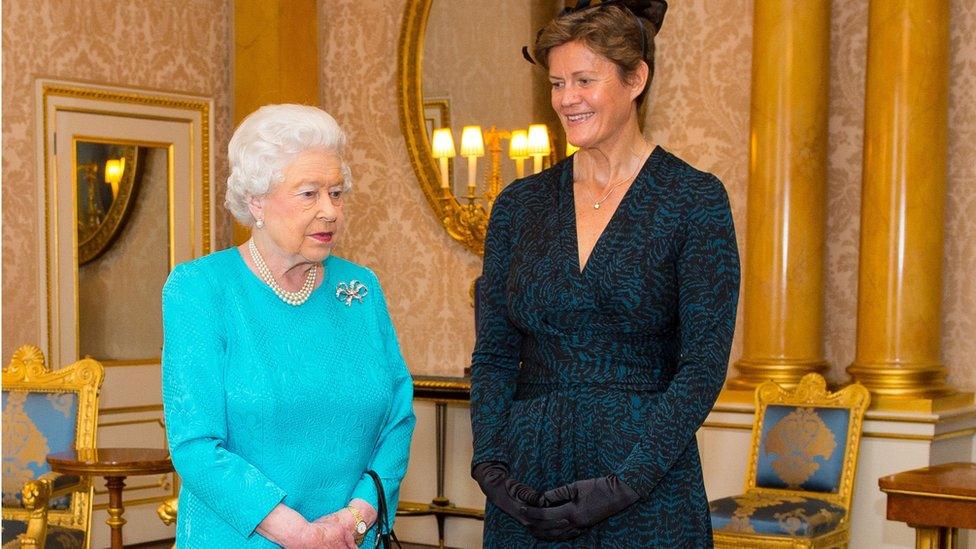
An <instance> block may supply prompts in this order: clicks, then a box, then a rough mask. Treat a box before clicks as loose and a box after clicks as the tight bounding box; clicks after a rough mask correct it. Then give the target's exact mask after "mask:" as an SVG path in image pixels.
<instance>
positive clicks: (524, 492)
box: [471, 461, 540, 526]
mask: <svg viewBox="0 0 976 549" xmlns="http://www.w3.org/2000/svg"><path fill="white" fill-rule="evenodd" d="M471 476H472V477H473V478H474V479H475V480H476V481H478V485H479V486H481V491H482V492H484V493H485V495H486V496H487V497H488V501H490V502H492V503H493V504H494V505H495V507H498V508H499V509H501V510H502V511H505V512H506V513H508V514H509V515H511V516H512V518H514V519H515V520H517V521H519V523H520V524H521V525H522V526H527V525H528V524H529V521H528V520H527V519H526V517H525V511H526V509H527V508H528V507H529V506H536V505H538V504H539V497H540V496H539V493H538V492H536V491H535V490H533V489H532V488H531V487H530V486H528V485H525V484H522V483H521V482H519V481H517V480H515V479H513V478H510V477H509V476H508V466H507V465H505V464H504V463H502V462H500V461H485V462H482V463H479V464H477V465H475V466H474V468H473V469H472V470H471Z"/></svg>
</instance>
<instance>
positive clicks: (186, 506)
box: [163, 105, 415, 548]
mask: <svg viewBox="0 0 976 549" xmlns="http://www.w3.org/2000/svg"><path fill="white" fill-rule="evenodd" d="M344 145H345V136H344V134H343V132H342V130H341V129H340V128H339V126H338V124H336V121H335V120H334V119H333V118H332V117H331V116H329V115H328V114H327V113H325V112H323V111H321V110H319V109H317V108H314V107H306V106H299V105H270V106H265V107H262V108H261V109H259V110H258V111H256V112H254V113H253V114H251V115H250V116H248V117H247V118H246V119H244V121H243V122H242V123H241V125H240V126H239V127H238V128H237V130H236V132H235V133H234V136H233V138H232V139H231V141H230V147H229V149H230V151H229V157H230V170H231V175H230V178H229V179H228V182H227V186H228V189H227V198H226V206H227V208H228V209H229V210H230V211H231V213H233V214H234V217H236V218H237V219H238V221H240V222H241V223H243V224H245V225H250V226H252V227H253V230H252V236H251V239H250V240H248V241H247V242H246V243H244V244H242V245H241V246H238V247H236V248H230V249H226V250H222V251H219V252H215V253H212V254H210V255H207V256H205V257H201V258H199V259H196V260H194V261H191V262H188V263H184V264H181V265H178V266H177V267H176V268H175V269H174V270H173V272H172V273H171V274H170V276H169V279H168V280H167V282H166V285H165V287H164V288H163V327H164V343H163V407H164V411H165V417H166V431H167V437H168V439H169V446H170V451H171V452H172V456H173V463H174V465H175V467H176V470H177V472H178V473H179V474H180V477H181V478H182V486H181V489H180V498H179V517H178V520H177V535H176V542H177V546H179V547H181V548H189V547H206V548H212V547H275V546H278V545H280V546H284V547H289V548H290V547H296V548H298V547H356V546H357V545H360V544H363V543H364V542H366V541H368V540H372V539H373V537H374V536H375V535H376V528H373V525H374V523H375V522H376V521H377V518H378V517H377V510H378V509H381V508H382V507H381V505H380V502H379V501H378V498H377V493H378V487H377V486H376V485H375V484H374V480H373V477H372V476H371V473H373V472H375V473H376V474H377V477H378V479H379V482H380V483H381V486H380V487H381V488H382V489H383V491H384V492H385V494H386V497H385V501H384V502H383V503H385V504H386V505H385V508H386V509H388V510H389V511H388V517H387V520H388V521H389V523H390V524H392V521H393V511H394V510H395V509H396V502H397V498H398V494H399V485H400V481H401V479H402V478H403V475H404V474H405V473H406V468H407V457H408V452H409V446H410V437H411V435H412V433H413V428H414V421H415V420H414V414H413V408H412V396H413V394H412V393H413V387H412V382H411V378H410V374H409V372H408V371H407V368H406V365H405V363H404V361H403V357H402V355H401V353H400V348H399V345H398V344H397V339H396V334H395V333H394V329H393V325H392V322H391V321H390V316H389V313H388V312H387V308H386V302H385V300H384V297H383V292H382V290H381V289H380V285H379V282H378V281H377V279H376V276H375V275H374V274H373V273H372V271H370V270H369V269H367V268H365V267H361V266H359V265H356V264H354V263H351V262H349V261H346V260H344V259H341V258H339V257H336V256H334V255H332V251H333V249H334V248H335V246H336V242H337V240H338V238H339V237H340V236H341V234H342V232H343V228H344V226H345V216H344V212H343V197H344V195H345V193H346V192H348V191H349V189H350V186H351V178H350V173H349V169H348V167H347V166H346V164H345V163H344V162H343V156H342V155H343V149H344Z"/></svg>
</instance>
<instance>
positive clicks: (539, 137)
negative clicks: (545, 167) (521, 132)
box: [529, 124, 552, 173]
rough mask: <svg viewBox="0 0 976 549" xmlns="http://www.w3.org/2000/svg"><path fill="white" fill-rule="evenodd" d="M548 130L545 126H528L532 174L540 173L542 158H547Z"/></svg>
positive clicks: (548, 150)
mask: <svg viewBox="0 0 976 549" xmlns="http://www.w3.org/2000/svg"><path fill="white" fill-rule="evenodd" d="M550 152H552V149H551V148H550V147H549V130H548V129H547V128H546V125H545V124H532V125H531V126H529V155H530V156H532V173H539V172H541V171H542V157H543V156H549V153H550Z"/></svg>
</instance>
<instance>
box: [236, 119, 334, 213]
mask: <svg viewBox="0 0 976 549" xmlns="http://www.w3.org/2000/svg"><path fill="white" fill-rule="evenodd" d="M345 146H346V134H345V133H343V131H342V128H340V127H339V124H338V123H337V122H336V121H335V119H334V118H332V116H331V115H329V113H327V112H325V111H323V110H322V109H319V108H316V107H310V106H306V105H291V104H284V105H265V106H263V107H261V108H260V109H258V110H256V111H254V112H253V113H251V114H249V115H248V116H247V118H245V119H244V120H243V121H241V123H240V125H239V126H237V129H236V130H235V131H234V135H233V136H232V137H231V138H230V145H228V147H227V156H228V160H229V162H230V176H229V177H228V178H227V194H226V195H225V197H224V206H225V207H226V208H227V209H228V210H230V213H232V214H233V215H234V217H235V218H237V220H238V221H239V222H240V223H241V224H242V225H245V226H251V225H253V224H254V221H255V220H254V216H252V215H251V210H250V209H249V208H248V203H249V201H250V199H251V198H252V197H255V196H263V195H265V194H268V193H269V192H271V190H272V189H273V188H274V186H275V185H277V184H278V183H280V182H281V181H282V180H283V179H284V169H285V167H286V166H288V165H289V164H291V163H292V162H294V160H295V158H296V157H298V155H299V154H301V153H302V152H304V151H307V150H312V149H325V150H328V151H333V152H335V153H337V154H339V155H340V156H341V155H342V151H343V149H344V148H345ZM351 188H352V174H351V172H350V171H349V166H347V165H346V163H345V162H344V161H343V162H342V189H343V191H349V190H350V189H351Z"/></svg>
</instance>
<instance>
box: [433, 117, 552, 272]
mask: <svg viewBox="0 0 976 549" xmlns="http://www.w3.org/2000/svg"><path fill="white" fill-rule="evenodd" d="M506 141H507V142H508V156H509V158H511V159H512V160H514V161H515V171H516V176H517V177H519V178H522V177H525V160H526V159H528V158H530V157H531V158H532V159H533V167H534V173H538V172H539V171H540V170H541V169H542V167H543V159H544V158H548V157H549V155H550V152H551V139H550V136H549V132H548V129H547V128H546V125H545V124H533V125H532V126H530V129H529V130H528V131H526V130H513V131H508V130H504V129H499V128H497V127H495V126H491V127H490V128H489V129H488V130H487V131H482V129H481V127H480V126H465V127H464V128H462V130H461V147H460V156H462V157H464V159H465V160H466V161H467V164H468V170H467V173H468V179H467V187H466V191H467V192H466V193H465V194H463V195H460V196H458V195H456V194H455V191H454V189H453V186H452V182H451V180H450V170H449V168H448V167H449V162H451V159H453V158H454V157H455V156H457V155H458V151H457V149H456V148H455V145H454V135H453V133H452V131H451V128H437V129H435V130H434V132H433V134H432V135H431V155H432V156H433V157H434V159H435V160H437V163H438V167H439V183H440V200H441V204H442V205H443V212H444V217H443V219H442V222H443V224H444V227H445V228H446V229H447V232H448V233H449V234H450V235H451V237H453V238H455V239H457V240H459V241H460V242H463V243H464V244H465V245H467V246H468V247H469V248H471V249H472V250H474V251H475V252H476V253H478V254H479V255H481V254H483V253H484V241H485V233H486V232H487V229H488V219H489V217H490V216H491V208H492V206H493V205H494V204H495V199H496V198H498V193H500V192H501V190H502V186H503V182H502V171H501V166H502V151H503V150H504V148H503V147H504V142H506ZM486 152H487V154H488V167H487V169H486V173H485V178H484V184H483V186H481V185H479V177H478V159H479V158H481V157H484V156H485V154H486ZM479 187H480V188H479ZM459 190H460V189H459ZM479 191H480V192H479ZM458 194H460V193H458Z"/></svg>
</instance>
